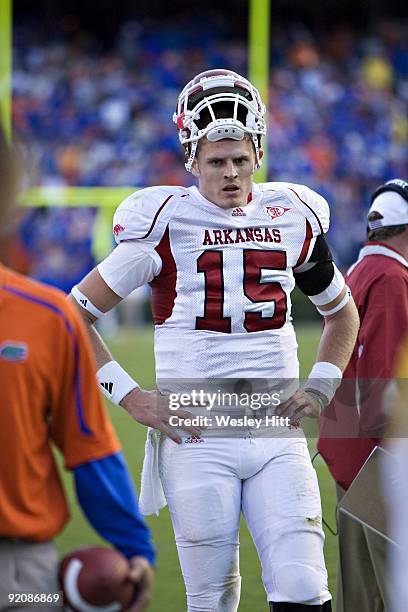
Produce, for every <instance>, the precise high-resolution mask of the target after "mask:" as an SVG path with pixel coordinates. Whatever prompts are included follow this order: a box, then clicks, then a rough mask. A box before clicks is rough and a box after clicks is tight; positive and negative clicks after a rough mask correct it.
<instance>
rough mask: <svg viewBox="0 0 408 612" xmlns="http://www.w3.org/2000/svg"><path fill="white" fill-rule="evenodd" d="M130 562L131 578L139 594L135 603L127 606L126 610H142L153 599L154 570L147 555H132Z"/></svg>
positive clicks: (136, 611)
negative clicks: (146, 557)
mask: <svg viewBox="0 0 408 612" xmlns="http://www.w3.org/2000/svg"><path fill="white" fill-rule="evenodd" d="M129 564H130V570H129V578H130V580H131V581H132V582H133V583H134V584H135V589H136V593H137V595H136V598H135V601H134V602H133V604H131V605H130V606H129V607H127V608H126V612H141V610H145V609H146V608H147V606H148V605H149V603H150V600H151V596H152V586H153V577H154V571H153V568H152V566H151V565H150V563H149V562H148V560H147V559H145V557H132V558H131V559H130V560H129Z"/></svg>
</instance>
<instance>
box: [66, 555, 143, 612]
mask: <svg viewBox="0 0 408 612" xmlns="http://www.w3.org/2000/svg"><path fill="white" fill-rule="evenodd" d="M129 572H130V566H129V562H128V560H127V559H126V557H124V556H123V555H122V554H121V553H120V552H118V551H117V550H113V549H111V548H104V547H100V546H92V547H89V548H81V549H78V550H75V551H73V552H71V553H69V554H68V555H66V557H64V559H63V560H62V561H61V564H60V569H59V580H60V584H61V588H62V590H63V593H64V601H65V604H66V605H69V606H70V608H71V609H72V610H74V611H75V612H94V611H95V612H96V611H99V612H119V611H121V610H125V609H126V608H127V607H128V606H129V605H130V604H131V603H132V601H133V600H134V599H135V596H136V592H135V584H134V583H133V582H132V580H131V579H130V577H129Z"/></svg>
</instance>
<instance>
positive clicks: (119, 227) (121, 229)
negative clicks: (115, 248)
mask: <svg viewBox="0 0 408 612" xmlns="http://www.w3.org/2000/svg"><path fill="white" fill-rule="evenodd" d="M124 231H125V228H124V227H123V225H120V223H117V224H116V225H115V227H114V228H113V233H114V234H115V236H118V235H119V234H120V232H124Z"/></svg>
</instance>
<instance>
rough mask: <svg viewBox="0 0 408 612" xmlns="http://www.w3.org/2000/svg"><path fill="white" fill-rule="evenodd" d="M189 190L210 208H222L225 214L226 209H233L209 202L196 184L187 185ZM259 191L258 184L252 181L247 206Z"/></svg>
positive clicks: (260, 191)
mask: <svg viewBox="0 0 408 612" xmlns="http://www.w3.org/2000/svg"><path fill="white" fill-rule="evenodd" d="M189 191H190V193H191V194H192V195H194V196H195V197H196V198H197V199H198V200H200V201H201V202H202V203H205V204H207V205H210V206H211V208H213V207H214V206H216V207H217V208H218V209H219V210H222V211H224V212H226V213H227V214H228V211H230V212H232V211H233V210H234V209H233V208H228V209H225V208H221V207H220V206H217V204H214V202H210V200H207V198H205V197H204V196H203V195H202V193H201V192H200V190H199V189H198V187H197V186H196V185H193V186H192V187H189ZM261 193H262V189H261V188H260V186H259V185H258V184H257V183H252V191H250V193H249V196H248V202H247V204H246V206H248V204H250V203H251V202H252V201H253V200H254V199H255V198H256V197H257V196H258V195H259V194H261Z"/></svg>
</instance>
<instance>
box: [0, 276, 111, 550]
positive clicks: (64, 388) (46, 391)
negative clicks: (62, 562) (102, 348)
mask: <svg viewBox="0 0 408 612" xmlns="http://www.w3.org/2000/svg"><path fill="white" fill-rule="evenodd" d="M52 443H54V444H55V445H56V446H57V447H58V448H59V449H60V451H61V453H62V454H63V456H64V461H65V466H66V467H67V468H72V467H75V466H77V465H81V464H82V463H86V462H88V461H92V460H94V459H100V458H102V457H105V456H107V455H111V454H112V453H115V452H117V451H118V450H119V443H118V440H117V438H116V435H115V433H114V430H113V427H112V425H111V423H110V421H109V419H108V417H107V416H106V414H105V410H104V406H103V401H102V397H101V395H100V393H99V390H98V387H97V383H96V380H95V364H94V359H93V355H92V352H91V347H90V344H89V341H88V337H87V333H86V330H85V328H84V326H83V323H82V321H81V320H80V315H79V314H77V313H76V311H75V307H74V306H72V305H71V304H70V303H69V302H68V300H67V299H66V297H65V295H64V294H63V293H61V292H60V291H58V290H56V289H53V288H51V287H47V286H45V285H42V284H40V283H37V282H34V281H32V280H30V279H28V278H25V277H24V276H20V275H19V274H16V273H14V272H12V271H11V270H9V269H7V268H4V267H3V266H1V265H0V536H10V537H19V538H27V539H30V540H34V541H44V540H48V539H50V538H52V537H53V536H55V535H56V534H57V533H59V531H61V529H62V528H63V526H64V525H65V523H66V522H67V520H68V516H69V514H68V508H67V502H66V498H65V493H64V490H63V487H62V483H61V480H60V476H59V473H58V469H57V466H56V463H55V459H54V455H53V452H52Z"/></svg>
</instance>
